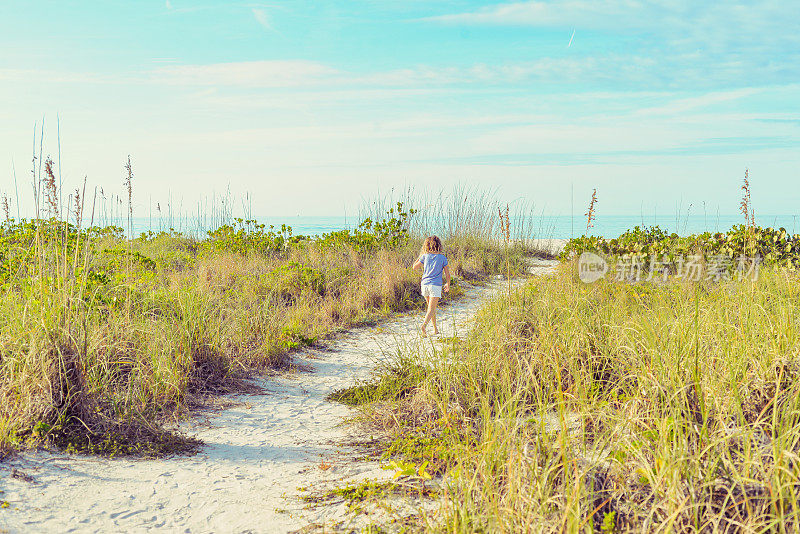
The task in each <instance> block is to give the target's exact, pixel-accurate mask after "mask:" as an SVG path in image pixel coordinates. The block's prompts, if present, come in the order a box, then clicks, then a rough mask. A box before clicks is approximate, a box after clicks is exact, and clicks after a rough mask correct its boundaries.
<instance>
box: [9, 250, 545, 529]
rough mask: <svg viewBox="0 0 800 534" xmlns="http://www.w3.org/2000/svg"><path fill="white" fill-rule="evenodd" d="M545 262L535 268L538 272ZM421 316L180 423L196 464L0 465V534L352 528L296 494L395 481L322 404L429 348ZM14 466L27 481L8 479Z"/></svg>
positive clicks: (335, 511) (301, 358)
mask: <svg viewBox="0 0 800 534" xmlns="http://www.w3.org/2000/svg"><path fill="white" fill-rule="evenodd" d="M549 265H550V263H549V262H542V263H540V264H538V265H537V266H535V267H534V268H533V270H534V271H537V272H545V271H547V270H548V269H549V268H550V267H549ZM498 287H499V288H500V289H502V287H504V286H503V285H502V284H501V285H499V286H489V287H486V288H472V289H470V290H468V292H467V296H466V297H465V298H463V299H461V300H459V301H458V302H456V303H454V304H452V305H450V306H448V307H446V308H443V309H441V310H440V313H439V320H440V323H441V329H442V331H443V334H444V335H453V334H455V333H461V334H463V333H464V332H465V330H467V329H468V328H469V322H470V319H471V318H472V316H473V315H474V312H475V311H476V309H477V308H478V307H479V305H480V304H481V303H482V302H483V301H485V299H486V298H488V297H489V296H490V295H491V294H492V293H493V292H494V291H496V290H497V289H498ZM420 318H421V316H420V314H419V313H417V314H413V315H404V316H401V317H399V318H397V319H394V320H391V321H389V322H386V323H384V324H382V325H381V326H379V327H374V328H365V329H358V330H354V331H353V332H351V333H349V334H346V335H343V336H341V337H340V338H338V339H337V340H336V341H335V342H334V343H333V344H332V347H331V348H332V350H331V351H315V350H309V351H306V352H303V353H298V354H296V355H295V361H296V363H297V364H299V365H301V366H302V365H308V366H310V367H311V368H313V371H312V372H302V373H295V374H290V375H285V376H279V377H276V378H269V379H263V380H260V381H259V384H260V385H261V386H263V387H264V388H265V389H266V390H267V394H265V395H253V396H240V397H237V398H236V400H238V401H239V403H238V404H236V405H234V406H233V407H231V408H229V409H226V410H223V411H220V412H205V413H200V414H198V415H197V416H196V417H194V418H193V419H192V420H191V421H188V422H186V423H185V424H183V425H181V429H182V430H183V431H184V432H186V433H188V434H190V435H195V436H197V437H198V438H200V439H202V440H203V441H204V442H205V445H204V446H203V447H202V449H201V451H200V453H199V454H197V455H195V456H189V457H176V458H165V459H159V460H132V459H106V458H95V457H86V456H71V455H65V454H52V453H47V452H33V453H25V454H23V455H21V456H19V457H17V458H13V459H11V460H8V461H6V462H4V463H2V464H0V476H2V482H0V489H1V490H2V491H3V493H2V494H0V501H1V500H6V501H8V502H9V504H10V506H9V507H8V508H6V509H2V510H0V531H3V530H4V529H5V530H6V531H8V532H145V531H151V530H160V531H168V532H291V531H295V530H298V529H301V528H303V527H306V526H307V525H309V524H310V523H316V524H319V523H325V524H341V522H342V521H344V522H347V521H348V518H347V513H346V507H345V505H344V504H343V503H339V504H336V505H332V506H322V507H318V508H316V509H314V510H306V509H304V503H303V502H302V501H301V499H300V496H301V495H302V494H303V492H302V491H300V490H298V488H300V487H310V486H313V487H319V486H320V485H323V486H326V485H330V484H332V483H334V481H342V480H356V479H363V478H384V479H385V478H388V477H389V476H390V475H391V473H388V472H386V471H383V470H381V469H379V467H378V466H377V464H376V463H375V462H363V461H356V460H354V458H353V456H354V451H353V450H352V449H349V448H348V447H346V446H343V445H342V444H343V443H345V442H346V441H347V440H348V438H349V437H352V436H350V435H349V434H348V432H352V431H353V430H352V427H351V428H350V429H348V427H346V426H345V425H342V424H341V423H342V421H343V419H344V418H346V417H348V416H350V415H352V413H353V412H352V411H351V409H350V408H348V407H346V406H344V405H341V404H338V403H332V402H328V401H326V400H325V397H326V396H327V395H328V394H329V393H330V392H332V391H334V390H337V389H340V388H343V387H347V386H350V385H352V384H353V383H354V382H356V381H358V380H362V379H366V378H368V377H369V375H370V372H371V371H372V370H373V368H374V367H375V365H376V363H377V362H379V361H381V360H382V359H384V358H387V357H388V356H386V355H390V354H391V353H392V352H393V351H396V348H397V347H398V345H399V344H415V343H428V344H429V343H430V341H427V340H420V338H419V336H418V335H417V333H416V328H417V325H418V324H419V322H420ZM454 329H455V331H454ZM362 437H363V436H362ZM323 460H324V461H325V464H322V461H323ZM321 464H322V466H323V467H325V466H326V465H328V464H332V467H330V468H329V469H322V468H321V467H320V465H321ZM15 469H16V470H17V472H18V473H19V472H21V473H24V474H25V475H29V476H30V477H33V480H32V481H26V480H24V479H23V478H20V477H13V476H12V472H13V470H15ZM337 483H338V482H337Z"/></svg>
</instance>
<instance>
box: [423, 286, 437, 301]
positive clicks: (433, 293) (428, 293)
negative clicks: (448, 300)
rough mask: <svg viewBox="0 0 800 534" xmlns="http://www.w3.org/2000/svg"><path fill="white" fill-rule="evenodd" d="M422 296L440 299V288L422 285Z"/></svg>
mask: <svg viewBox="0 0 800 534" xmlns="http://www.w3.org/2000/svg"><path fill="white" fill-rule="evenodd" d="M422 296H423V297H437V298H442V286H435V285H433V284H422Z"/></svg>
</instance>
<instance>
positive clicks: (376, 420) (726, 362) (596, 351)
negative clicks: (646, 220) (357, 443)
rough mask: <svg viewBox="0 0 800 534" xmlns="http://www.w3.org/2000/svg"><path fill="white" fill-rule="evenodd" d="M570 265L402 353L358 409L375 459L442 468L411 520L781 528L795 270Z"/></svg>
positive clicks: (472, 528)
mask: <svg viewBox="0 0 800 534" xmlns="http://www.w3.org/2000/svg"><path fill="white" fill-rule="evenodd" d="M575 273H576V267H575V265H574V264H572V263H566V264H564V265H562V266H561V267H560V269H559V271H558V273H557V274H556V275H555V276H553V277H546V278H541V279H535V280H532V281H531V282H530V283H529V284H528V285H526V286H525V287H524V288H522V289H519V290H515V291H512V292H511V294H510V296H509V295H506V296H503V297H500V298H498V299H496V300H494V301H493V302H492V303H490V304H489V305H487V306H486V307H485V308H484V309H483V310H482V311H481V312H480V314H479V316H478V318H477V323H476V326H475V329H474V331H473V332H472V333H471V334H470V335H469V336H468V337H467V338H466V339H462V340H457V339H454V340H452V342H450V343H446V344H445V346H444V348H443V349H442V350H441V351H440V352H438V353H437V354H436V355H435V356H434V357H433V358H428V359H425V358H424V357H423V356H422V355H418V354H405V355H402V356H400V357H399V359H398V361H397V362H395V364H394V365H393V366H392V367H390V368H389V369H388V370H387V371H386V372H385V373H384V376H382V377H381V381H380V387H376V388H374V389H373V390H372V392H373V393H379V395H375V396H373V398H371V399H370V398H367V399H366V402H360V403H359V404H360V405H361V410H362V412H361V414H362V419H363V421H364V423H365V424H367V425H369V426H371V427H372V431H373V432H374V431H381V432H382V433H383V435H384V436H386V439H385V441H384V443H383V444H382V445H381V446H380V450H381V452H382V453H383V456H384V458H386V459H388V458H393V459H396V460H400V461H403V462H410V463H414V464H415V465H421V464H423V463H424V462H428V463H429V467H428V470H429V471H430V472H432V473H437V474H439V475H440V476H441V477H442V478H441V480H442V481H443V483H444V487H445V488H446V490H445V492H444V497H443V498H442V505H443V510H442V512H443V514H442V515H441V516H439V518H438V519H436V520H428V519H424V518H421V519H420V527H421V528H422V529H424V530H429V531H434V532H438V531H447V532H524V531H545V532H550V531H566V532H597V531H602V532H625V531H631V532H640V531H645V532H676V531H677V532H689V531H691V532H695V531H703V532H717V531H719V532H765V531H770V532H795V531H797V530H798V529H799V528H800V515H798V514H799V513H800V501H799V500H798V496H799V495H800V461H799V460H800V457H799V456H798V450H800V383H798V376H800V331H798V324H797V317H798V312H800V284H799V283H798V282H800V277H799V276H798V275H797V274H796V273H794V272H791V271H788V270H785V269H781V268H778V267H771V268H765V269H762V271H761V275H760V276H759V278H758V280H757V281H755V282H753V281H736V280H732V281H722V282H719V283H713V282H701V283H692V282H681V281H674V280H673V281H670V282H668V283H640V284H627V283H620V282H610V281H601V282H598V283H595V284H583V283H581V282H580V281H578V280H577V279H576V276H575ZM409 370H411V371H412V374H411V376H409ZM391 384H397V385H398V391H402V394H399V395H393V394H392V392H391V391H390V390H387V386H388V385H391ZM362 389H363V387H362Z"/></svg>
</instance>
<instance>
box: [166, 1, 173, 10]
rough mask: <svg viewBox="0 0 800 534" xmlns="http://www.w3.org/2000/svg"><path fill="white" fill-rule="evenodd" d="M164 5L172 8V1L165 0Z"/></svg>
mask: <svg viewBox="0 0 800 534" xmlns="http://www.w3.org/2000/svg"><path fill="white" fill-rule="evenodd" d="M165 7H166V8H167V9H172V2H170V1H169V0H166V3H165Z"/></svg>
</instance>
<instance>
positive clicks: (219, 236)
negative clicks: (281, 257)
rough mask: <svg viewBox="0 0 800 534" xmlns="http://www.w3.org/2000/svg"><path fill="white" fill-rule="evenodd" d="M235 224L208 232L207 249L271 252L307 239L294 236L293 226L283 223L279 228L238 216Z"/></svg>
mask: <svg viewBox="0 0 800 534" xmlns="http://www.w3.org/2000/svg"><path fill="white" fill-rule="evenodd" d="M233 221H234V222H233V224H232V225H231V224H225V225H222V226H220V227H219V228H217V229H216V230H212V231H209V232H208V239H207V240H206V241H204V243H203V244H204V246H205V248H206V249H207V250H216V251H227V252H239V253H241V254H253V253H255V254H270V253H274V252H280V251H283V250H285V249H286V248H288V247H289V246H291V245H293V244H297V243H300V242H302V241H305V240H306V239H307V238H306V237H305V236H293V235H292V227H291V226H288V225H285V224H282V225H281V227H280V229H279V230H277V231H276V230H275V226H273V225H270V226H269V229H267V226H266V225H264V224H261V223H259V222H258V221H256V220H254V219H247V220H245V219H242V218H240V217H237V218H235V219H234V220H233Z"/></svg>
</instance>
